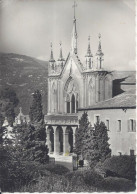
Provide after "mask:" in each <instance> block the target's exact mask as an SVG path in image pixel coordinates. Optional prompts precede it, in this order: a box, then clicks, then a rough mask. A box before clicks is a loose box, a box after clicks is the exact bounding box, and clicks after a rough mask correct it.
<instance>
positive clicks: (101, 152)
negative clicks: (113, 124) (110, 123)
mask: <svg viewBox="0 0 137 194" xmlns="http://www.w3.org/2000/svg"><path fill="white" fill-rule="evenodd" d="M108 140H109V138H108V133H107V127H106V126H105V124H104V123H103V122H100V123H99V122H97V123H96V124H95V126H94V128H92V127H89V128H88V131H87V132H86V133H85V144H84V150H85V152H84V154H85V157H86V158H87V159H88V161H89V163H90V165H91V167H93V166H94V165H95V164H96V163H97V162H99V161H104V160H105V159H106V158H107V157H108V156H110V153H111V150H110V148H109V143H108Z"/></svg>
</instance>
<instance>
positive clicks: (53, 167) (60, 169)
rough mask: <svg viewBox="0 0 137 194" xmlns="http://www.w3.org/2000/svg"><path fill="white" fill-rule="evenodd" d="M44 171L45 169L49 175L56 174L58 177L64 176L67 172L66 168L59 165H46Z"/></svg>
mask: <svg viewBox="0 0 137 194" xmlns="http://www.w3.org/2000/svg"><path fill="white" fill-rule="evenodd" d="M45 169H47V170H48V171H50V172H51V173H54V174H58V175H64V174H66V173H68V172H69V169H68V168H66V167H65V166H62V165H59V164H48V165H46V166H45Z"/></svg>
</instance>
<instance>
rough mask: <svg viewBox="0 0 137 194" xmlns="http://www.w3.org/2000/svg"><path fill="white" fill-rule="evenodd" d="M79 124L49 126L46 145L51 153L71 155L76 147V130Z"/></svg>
mask: <svg viewBox="0 0 137 194" xmlns="http://www.w3.org/2000/svg"><path fill="white" fill-rule="evenodd" d="M76 128H77V126H47V127H46V134H47V139H46V145H47V146H48V148H49V153H50V154H51V153H53V154H55V155H58V154H61V153H62V154H63V155H69V154H70V153H73V150H74V147H75V131H76Z"/></svg>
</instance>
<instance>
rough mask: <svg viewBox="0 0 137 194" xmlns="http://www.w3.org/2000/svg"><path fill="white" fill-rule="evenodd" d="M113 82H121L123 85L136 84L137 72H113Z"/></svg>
mask: <svg viewBox="0 0 137 194" xmlns="http://www.w3.org/2000/svg"><path fill="white" fill-rule="evenodd" d="M112 75H113V80H121V81H120V82H121V83H136V71H113V72H112Z"/></svg>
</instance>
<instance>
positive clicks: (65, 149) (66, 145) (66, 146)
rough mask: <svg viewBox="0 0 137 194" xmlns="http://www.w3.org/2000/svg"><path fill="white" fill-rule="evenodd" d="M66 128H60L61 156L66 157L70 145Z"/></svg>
mask: <svg viewBox="0 0 137 194" xmlns="http://www.w3.org/2000/svg"><path fill="white" fill-rule="evenodd" d="M66 128H67V127H62V129H63V155H64V156H66V155H67V154H69V152H70V145H69V142H68V137H69V136H68V135H69V133H68V132H67V129H66Z"/></svg>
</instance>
